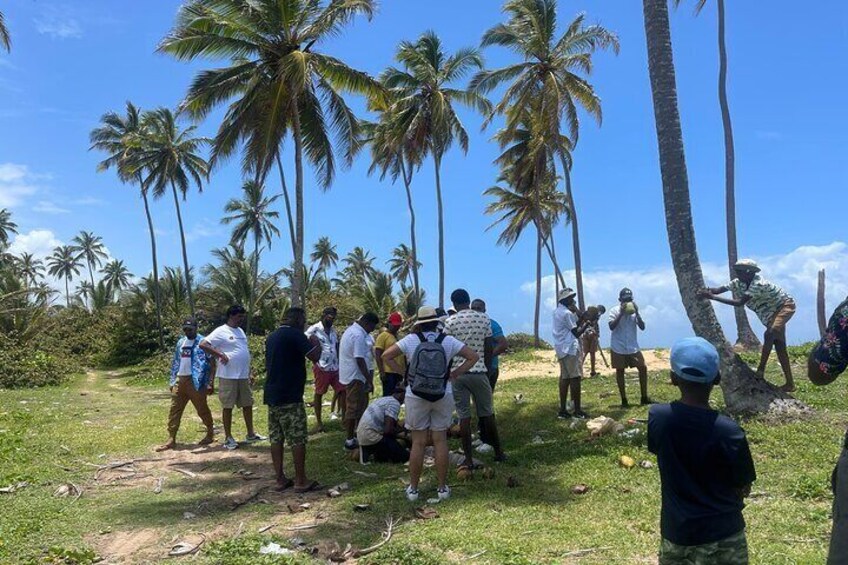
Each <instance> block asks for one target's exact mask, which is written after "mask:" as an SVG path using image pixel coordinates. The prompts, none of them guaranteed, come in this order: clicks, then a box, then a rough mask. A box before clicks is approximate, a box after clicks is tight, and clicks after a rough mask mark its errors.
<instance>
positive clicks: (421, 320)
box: [413, 306, 439, 326]
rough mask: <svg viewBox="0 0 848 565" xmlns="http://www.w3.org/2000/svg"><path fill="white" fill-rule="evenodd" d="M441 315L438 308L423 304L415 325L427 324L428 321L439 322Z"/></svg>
mask: <svg viewBox="0 0 848 565" xmlns="http://www.w3.org/2000/svg"><path fill="white" fill-rule="evenodd" d="M438 321H439V315H438V314H437V313H436V309H435V308H433V307H432V306H422V307H421V308H419V309H418V316H416V318H415V324H413V326H418V325H421V324H426V323H427V322H438Z"/></svg>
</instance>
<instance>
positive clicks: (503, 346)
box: [492, 335, 509, 357]
mask: <svg viewBox="0 0 848 565" xmlns="http://www.w3.org/2000/svg"><path fill="white" fill-rule="evenodd" d="M493 339H494V341H495V348H494V349H493V350H492V357H497V356H498V355H501V354H503V353H505V352H506V350H507V348H508V347H509V342H508V341H507V340H506V338H505V337H504V336H502V335H499V336H498V337H495V338H493Z"/></svg>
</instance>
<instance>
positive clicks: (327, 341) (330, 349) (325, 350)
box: [306, 322, 339, 372]
mask: <svg viewBox="0 0 848 565" xmlns="http://www.w3.org/2000/svg"><path fill="white" fill-rule="evenodd" d="M313 335H314V336H315V337H317V338H318V342H319V343H320V344H321V359H319V360H318V363H317V365H318V367H320V368H321V370H322V371H327V372H330V371H338V370H339V355H338V344H339V334H337V333H336V328H330V331H329V332H327V331H326V330H325V329H324V324H322V323H321V322H318V323H317V324H313V325H311V326H309V328H308V329H307V330H306V337H311V336H313Z"/></svg>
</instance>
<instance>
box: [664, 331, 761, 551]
mask: <svg viewBox="0 0 848 565" xmlns="http://www.w3.org/2000/svg"><path fill="white" fill-rule="evenodd" d="M720 380H721V375H720V374H719V358H718V352H717V351H716V348H715V347H713V346H712V344H710V343H709V342H708V341H706V340H704V339H702V338H699V337H690V338H685V339H682V340H680V341H678V342H677V343H676V344H675V345H674V347H672V349H671V381H672V383H673V384H674V385H675V386H677V387H678V388H679V389H680V400H679V401H676V402H672V403H671V404H656V405H654V406H651V409H650V411H649V413H648V449H649V450H650V451H651V453H654V454H656V456H657V463H658V465H659V469H660V479H661V481H662V512H661V514H660V531H661V533H662V546H661V547H660V555H659V562H660V565H667V564H687V565H689V564H694V565H700V564H704V565H706V564H709V565H721V564H729V565H736V564H747V563H748V544H747V541H746V539H745V519H744V518H743V517H742V509H743V508H744V506H745V504H744V498H745V497H746V496H748V494H750V492H751V483H753V482H754V481H755V480H756V478H757V475H756V472H755V471H754V461H753V459H752V458H751V451H750V449H749V447H748V440H747V439H746V438H745V432H744V431H742V428H740V427H739V425H738V424H737V423H736V422H734V421H733V420H731V419H730V418H728V417H727V416H723V415H721V414H719V413H718V412H717V411H715V410H713V409H712V408H710V393H711V392H712V389H713V386H715V385H716V384H718V383H719V381H720Z"/></svg>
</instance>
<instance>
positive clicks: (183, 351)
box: [177, 339, 194, 377]
mask: <svg viewBox="0 0 848 565" xmlns="http://www.w3.org/2000/svg"><path fill="white" fill-rule="evenodd" d="M193 347H194V340H193V339H187V340H185V341H183V344H182V345H181V346H180V368H179V370H177V376H178V377H190V376H191V349H192V348H193Z"/></svg>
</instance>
